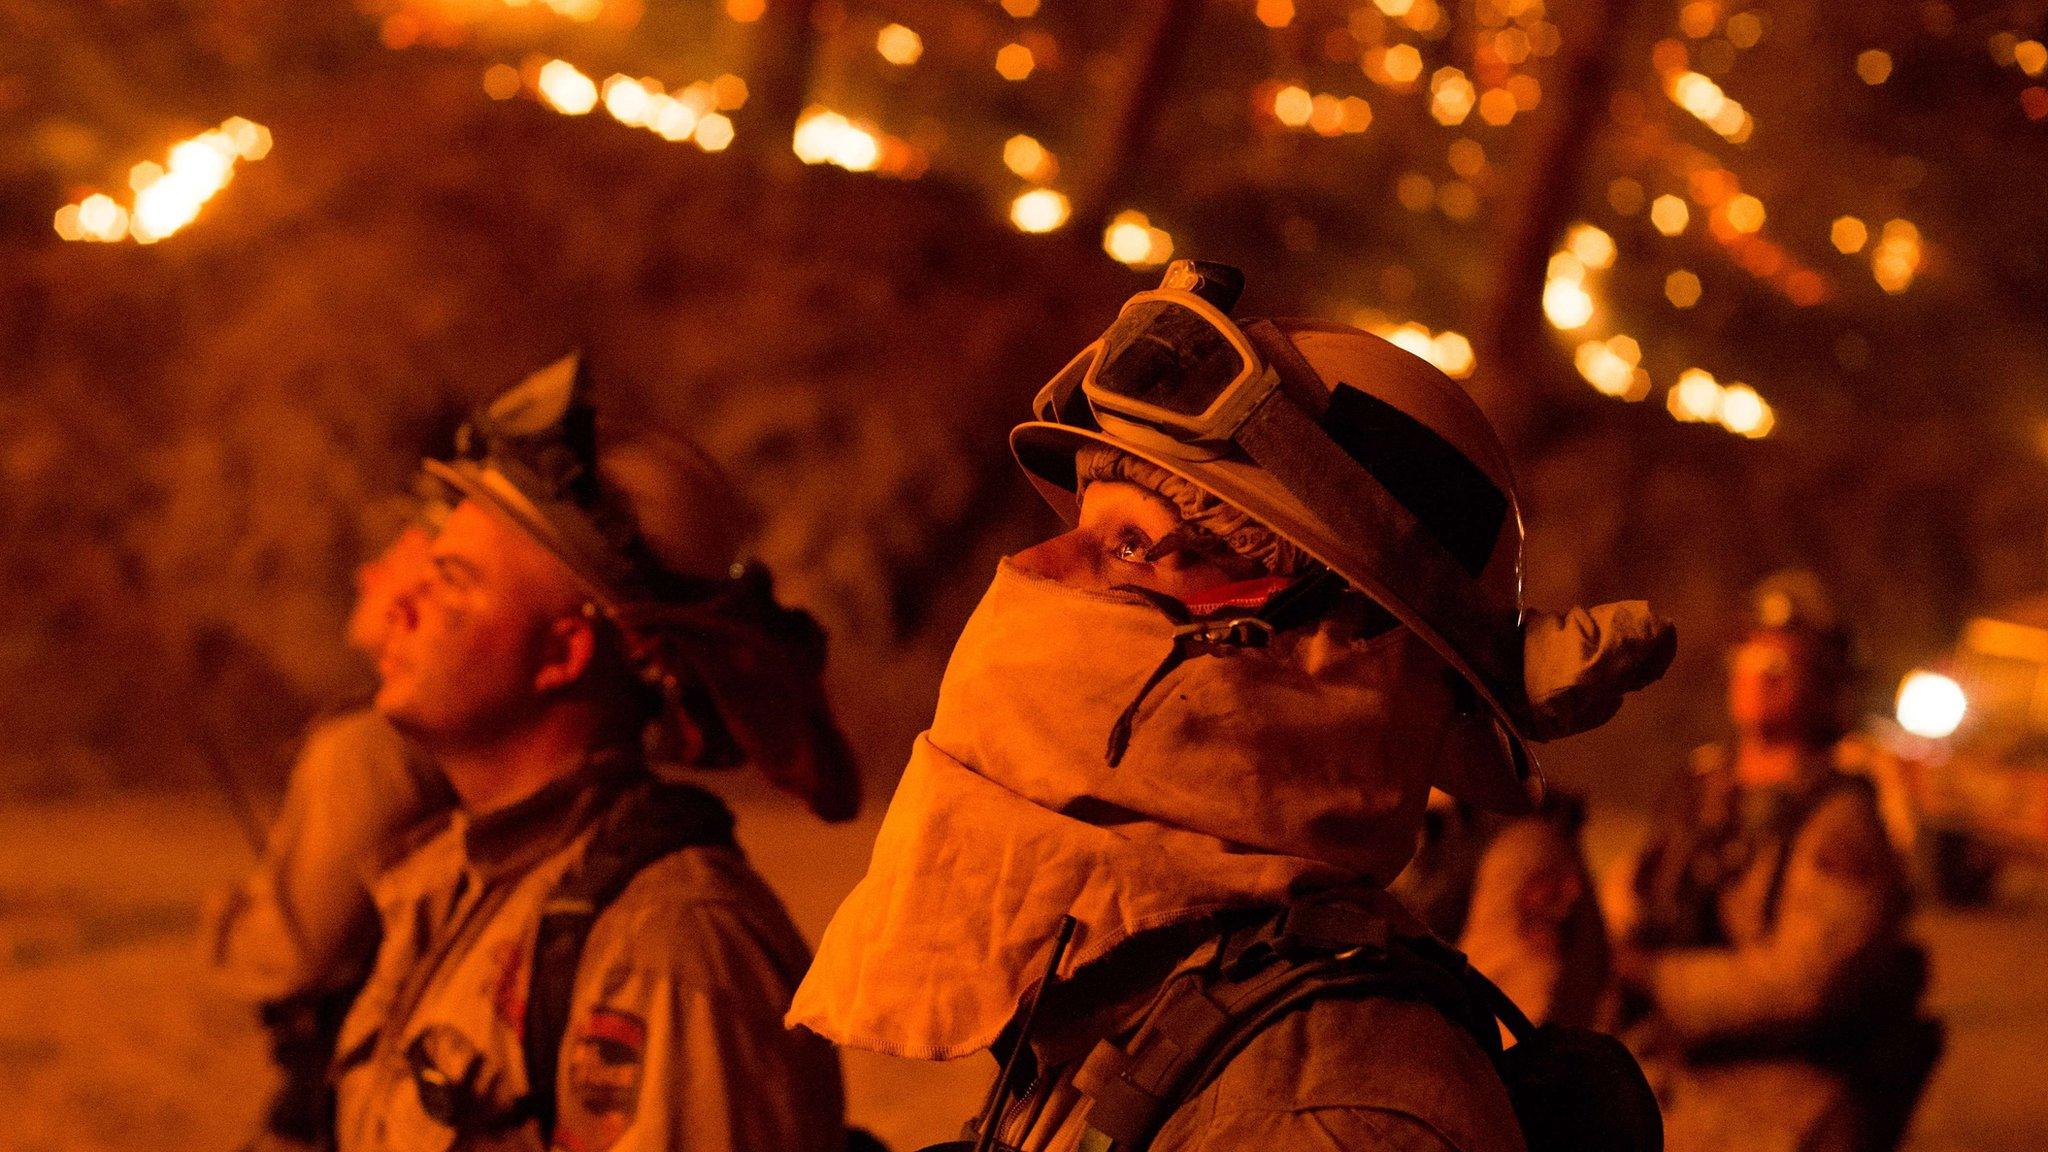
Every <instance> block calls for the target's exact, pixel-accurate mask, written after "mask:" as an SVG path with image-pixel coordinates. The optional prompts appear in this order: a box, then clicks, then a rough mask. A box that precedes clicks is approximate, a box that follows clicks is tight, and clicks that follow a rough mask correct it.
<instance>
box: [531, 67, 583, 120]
mask: <svg viewBox="0 0 2048 1152" xmlns="http://www.w3.org/2000/svg"><path fill="white" fill-rule="evenodd" d="M536 86H537V87H538V88H539V89H540V98H541V99H542V100H544V101H546V102H547V105H548V107H550V108H553V109H554V110H555V111H557V112H560V113H561V114H563V115H564V116H581V115H583V114H584V113H586V112H588V111H590V110H591V109H592V108H595V107H597V82H596V81H594V80H592V79H591V78H590V77H588V76H585V75H584V74H583V73H581V72H579V71H577V70H576V66H575V65H574V64H571V63H569V62H568V61H567V60H550V61H548V62H547V63H546V64H543V65H541V69H540V78H539V80H538V82H537V84H536Z"/></svg>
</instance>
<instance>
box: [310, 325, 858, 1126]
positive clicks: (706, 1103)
mask: <svg viewBox="0 0 2048 1152" xmlns="http://www.w3.org/2000/svg"><path fill="white" fill-rule="evenodd" d="M587 382H588V377H587V375H586V373H585V372H584V371H583V369H582V367H581V366H580V364H579V363H578V362H577V360H576V359H574V358H573V357H572V358H570V359H567V360H564V361H562V362H560V363H558V364H556V365H554V366H552V367H550V368H548V369H545V370H543V371H542V372H540V373H538V374H536V375H535V376H534V377H532V378H530V379H529V380H528V381H526V382H525V383H524V384H522V385H520V386H519V387H517V388H515V389H514V390H513V391H511V392H509V393H507V394H506V395H505V396H503V397H501V398H500V399H499V400H498V401H496V402H495V403H493V404H492V405H490V406H489V408H488V409H486V410H485V411H483V412H480V413H478V414H477V416H476V417H475V418H474V419H473V420H472V422H471V424H470V425H469V426H468V428H467V429H465V432H464V435H463V436H462V438H461V442H460V449H461V451H460V453H459V455H458V457H457V458H456V459H454V460H450V461H429V462H428V463H427V465H426V469H427V472H428V473H429V474H430V475H431V476H433V477H434V478H435V479H437V480H438V481H440V482H441V483H442V484H444V485H445V486H446V487H447V489H448V492H449V496H450V500H451V503H452V504H453V508H452V510H451V511H450V512H449V514H448V516H447V519H446V521H445V522H444V523H443V524H442V525H441V527H440V530H439V532H438V534H437V536H436V538H435V540H434V542H433V546H432V552H431V555H430V557H429V561H430V562H429V565H428V566H427V568H426V570H425V573H424V575H423V576H422V577H421V578H420V579H419V580H418V581H417V582H416V584H415V585H414V586H413V587H411V588H409V589H407V590H406V592H405V594H404V595H402V596H401V597H400V598H399V601H398V605H397V609H396V612H395V615H394V620H393V627H392V632H391V635H390V637H389V638H388V640H387V641H386V643H385V644H384V646H383V648H382V649H381V651H380V660H379V673H380V679H381V683H380V685H379V688H378V691H377V695H376V701H375V703H376V707H377V710H378V712H379V713H381V714H382V715H383V716H384V717H385V718H386V719H387V720H388V721H389V722H390V723H391V724H392V725H393V726H394V727H395V728H397V729H398V730H399V731H401V732H404V733H405V734H406V735H408V736H409V737H411V738H412V739H414V740H415V741H417V742H418V743H419V744H420V745H421V746H422V747H423V748H425V749H426V750H427V751H428V752H429V753H430V754H431V755H432V756H433V758H434V761H435V763H436V764H437V765H438V767H439V768H440V769H441V771H442V772H443V773H444V774H445V775H446V777H447V779H448V782H449V784H450V785H451V786H452V788H453V791H454V793H455V796H456V799H457V805H456V810H455V812H454V813H453V815H452V817H451V818H450V819H449V820H448V821H447V822H446V823H445V825H444V826H443V827H441V828H440V829H439V830H438V831H436V832H434V833H433V834H431V835H430V836H428V837H427V838H425V839H424V840H423V841H421V842H418V843H415V844H414V845H413V846H412V848H411V850H410V851H409V852H408V853H405V854H404V855H403V856H402V857H401V858H400V859H398V860H397V862H396V863H395V864H394V865H393V866H392V867H391V868H390V869H389V871H387V872H385V873H384V874H383V875H382V876H381V878H380V879H379V880H378V882H377V887H376V898H377V906H378V909H379V911H380V913H381V915H382V918H383V928H384V937H383V942H382V945H381V947H380V948H379V950H378V953H377V957H376V962H375V967H374V970H373V972H372V974H371V976H370V978H369V982H368V984H367V985H366V986H365V987H364V989H363V991H362V993H361V995H360V996H359V997H358V998H357V999H356V1001H355V1006H354V1008H353V1010H352V1011H351V1012H350V1014H349V1015H348V1018H347V1019H346V1020H345V1021H344V1023H343V1025H342V1029H341V1038H340V1042H339V1045H338V1049H337V1056H336V1060H335V1076H336V1079H337V1097H338V1116H337V1121H336V1132H337V1147H338V1148H339V1149H341V1152H372V1150H386V1149H388V1150H392V1152H401V1150H405V1149H429V1148H430V1149H436V1150H438V1149H445V1148H449V1147H460V1148H494V1149H532V1150H534V1152H541V1150H543V1149H548V1148H561V1149H568V1150H571V1152H601V1150H603V1149H611V1148H618V1149H634V1150H653V1149H681V1148H690V1149H692V1150H705V1149H710V1150H714V1152H839V1150H840V1149H841V1148H843V1146H844V1142H845V1139H846V1135H845V1131H844V1128H843V1124H842V1117H841V1094H840V1080H839V1066H838V1062H837V1056H836V1054H835V1053H834V1052H833V1051H832V1049H831V1048H830V1047H829V1046H828V1045H826V1044H824V1043H823V1042H822V1041H819V1040H818V1039H817V1038H816V1037H813V1036H804V1035H801V1034H795V1033H790V1032H788V1031H786V1030H785V1029H784V1028H783V1027H782V1021H781V1018H782V1014H783V1012H784V1010H785V1009H786V1008H787V1006H788V1003H789V998H790V995H791V992H792V991H793V989H794V987H795V984H796V981H797V979H798V977H799V976H800V975H801V973H802V972H803V970H804V966H805V964H806V963H807V962H808V959H809V957H808V954H807V950H806V948H805V945H804V942H803V939H802V937H801V936H799V935H798V933H797V931H796V928H795V927H794V926H793V925H792V924H791V923H790V921H789V917H788V915H787V913H786V912H785V911H784V910H783V907H782V905H781V903H780V901H778V900H777V898H776V896H775V894H774V893H773V892H771V891H770V890H769V888H768V886H767V885H766V884H765V883H764V882H763V881H762V880H761V878H760V877H759V876H758V875H756V874H755V872H754V871H753V869H752V868H750V867H749V866H748V864H747V862H746V860H745V859H744V858H743V857H742V856H741V854H740V852H739V850H738V849H737V847H736V846H735V844H734V841H733V835H732V816H731V813H730V812H728V811H727V810H726V809H725V807H724V806H723V805H722V804H721V803H720V802H719V801H718V800H717V799H716V798H715V797H713V796H712V795H711V794H710V793H708V792H705V791H703V790H702V789H699V788H695V787H693V786H690V785H687V784H684V783H680V782H677V781H675V780H673V779H671V778H669V775H670V774H666V773H665V774H664V775H663V776H657V775H656V774H655V773H654V772H653V771H651V770H650V767H649V763H650V759H649V751H648V749H649V748H650V746H654V745H658V746H659V747H660V748H661V749H663V750H664V754H665V755H666V756H667V757H669V758H672V759H675V760H677V761H679V762H681V763H682V764H685V765H696V766H719V765H726V764H735V763H741V762H746V763H751V764H754V765H756V766H758V767H760V768H761V769H762V770H764V771H765V772H767V773H768V774H769V775H770V776H771V777H772V778H773V779H775V780H776V781H777V782H778V783H781V784H783V785H785V786H786V787H788V788H790V789H791V790H792V791H795V792H797V793H798V794H800V795H801V796H803V797H804V798H805V799H806V800H808V801H809V803H810V805H811V807H812V808H813V809H814V810H815V811H816V812H817V814H818V815H819V816H821V817H823V818H825V819H832V820H837V819H844V818H846V817H848V816H850V815H852V812H853V809H854V806H855V805H856V803H857V799H858V797H857V791H856V781H857V778H856V776H855V775H854V771H853V765H852V763H851V760H850V758H849V756H848V754H847V750H846V746H845V743H844V741H843V740H842V738H841V737H840V734H839V731H838V729H837V727H836V726H835V724H834V723H833V719H832V716H831V714H830V711H829V710H828V708H827V707H826V704H825V699H824V696H823V692H822V688H821V685H820V681H819V677H820V674H821V672H822V666H823V659H824V652H823V637H822V634H821V633H820V632H819V630H818V628H817V626H816V624H815V623H813V622H812V621H811V619H810V618H809V617H808V616H806V615H804V614H803V613H801V612H796V611H793V610H790V609H787V608H784V607H782V606H780V605H778V604H777V603H776V602H775V599H774V597H773V594H772V592H771V591H770V589H769V585H768V581H767V577H766V575H765V573H763V572H762V571H761V570H760V569H759V568H757V567H754V566H751V565H746V564H742V563H741V562H740V550H741V548H742V547H743V546H744V544H745V542H746V533H745V529H746V526H747V520H746V517H745V515H744V509H743V506H742V505H741V503H740V501H739V500H738V497H737V496H736V494H735V493H734V491H733V490H732V487H731V486H730V484H729V483H727V481H726V480H725V478H724V477H723V476H722V475H721V474H720V473H719V471H718V470H717V468H716V467H715V466H713V465H712V463H711V462H710V460H709V459H708V458H707V457H705V456H704V454H703V453H702V452H701V451H699V450H698V449H696V448H695V447H694V446H693V445H691V444H689V443H688V442H687V441H685V440H682V439H681V438H679V437H675V436H670V435H666V434H663V433H660V432H657V431H655V430H653V429H650V428H648V427H647V426H646V425H645V424H639V423H636V424H633V425H630V426H619V427H606V428H600V426H599V422H598V417H597V412H596V410H595V409H594V408H593V407H592V405H591V403H590V401H589V399H588V397H587V396H586V394H585V393H586V385H587ZM650 730H659V732H660V733H661V735H660V738H659V739H658V740H652V741H650V739H649V738H648V736H649V732H650Z"/></svg>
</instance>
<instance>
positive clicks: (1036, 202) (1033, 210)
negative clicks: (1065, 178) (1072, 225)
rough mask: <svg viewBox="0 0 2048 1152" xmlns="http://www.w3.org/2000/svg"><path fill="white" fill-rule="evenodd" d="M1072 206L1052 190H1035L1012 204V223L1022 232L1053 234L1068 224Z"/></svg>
mask: <svg viewBox="0 0 2048 1152" xmlns="http://www.w3.org/2000/svg"><path fill="white" fill-rule="evenodd" d="M1071 211H1072V206H1071V205H1069V204H1068V203H1067V198H1066V197H1065V196H1062V195H1060V194H1059V193H1057V192H1055V191H1053V190H1052V189H1050V188H1033V189H1032V190H1031V191H1029V192H1026V193H1024V194H1023V195H1021V196H1019V197H1017V198H1016V199H1015V200H1012V201H1011V202H1010V223H1012V224H1015V225H1016V226H1017V230H1018V231H1020V232H1051V231H1053V230H1054V229H1056V228H1058V227H1059V226H1060V225H1062V224H1065V223H1066V222H1067V216H1068V214H1069V213H1070V212H1071Z"/></svg>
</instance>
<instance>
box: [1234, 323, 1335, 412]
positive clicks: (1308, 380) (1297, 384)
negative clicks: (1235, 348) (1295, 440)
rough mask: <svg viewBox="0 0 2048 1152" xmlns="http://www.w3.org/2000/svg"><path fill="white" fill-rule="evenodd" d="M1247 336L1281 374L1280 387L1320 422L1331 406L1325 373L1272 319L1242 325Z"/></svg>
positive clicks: (1253, 346)
mask: <svg viewBox="0 0 2048 1152" xmlns="http://www.w3.org/2000/svg"><path fill="white" fill-rule="evenodd" d="M1238 331H1240V332H1243V333H1244V338H1245V341H1246V342H1247V343H1249V344H1250V345H1251V346H1252V348H1253V350H1254V351H1256V352H1257V353H1258V354H1259V357H1260V358H1261V359H1263V360H1264V361H1265V362H1266V363H1267V365H1269V366H1270V367H1271V368H1272V369H1273V371H1274V373H1275V374H1276V375H1278V376H1279V378H1280V391H1282V392H1284V393H1286V395H1287V398H1288V399H1289V400H1292V401H1294V405H1295V407H1297V408H1300V409H1301V410H1302V411H1303V412H1306V413H1307V414H1308V416H1309V418H1310V419H1312V420H1316V421H1318V422H1320V421H1321V420H1322V418H1323V413H1325V412H1327V411H1328V410H1329V408H1330V389H1329V385H1328V384H1326V383H1325V382H1324V381H1323V377H1322V374H1321V373H1319V372H1317V371H1316V370H1315V366H1314V365H1312V364H1310V363H1309V362H1308V358H1307V357H1305V356H1303V355H1302V354H1301V349H1299V348H1296V347H1295V346H1294V341H1292V340H1289V339H1288V338H1287V335H1286V334H1285V333H1283V332H1281V331H1280V328H1279V326H1278V325H1276V324H1274V323H1273V322H1272V321H1271V320H1254V321H1252V322H1251V323H1249V324H1245V325H1242V326H1240V327H1239V329H1238Z"/></svg>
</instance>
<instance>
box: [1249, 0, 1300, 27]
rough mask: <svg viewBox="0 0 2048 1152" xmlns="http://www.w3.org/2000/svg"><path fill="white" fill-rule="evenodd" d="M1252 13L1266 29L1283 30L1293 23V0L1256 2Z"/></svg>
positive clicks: (1260, 0) (1261, 0)
mask: <svg viewBox="0 0 2048 1152" xmlns="http://www.w3.org/2000/svg"><path fill="white" fill-rule="evenodd" d="M1252 12H1253V14H1254V15H1256V16H1257V17H1258V18H1259V23H1261V24H1264V25H1265V26H1266V27H1268V28H1285V27H1287V26H1288V25H1289V24H1292V23H1294V0H1258V3H1257V4H1256V5H1254V6H1253V9H1252Z"/></svg>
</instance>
